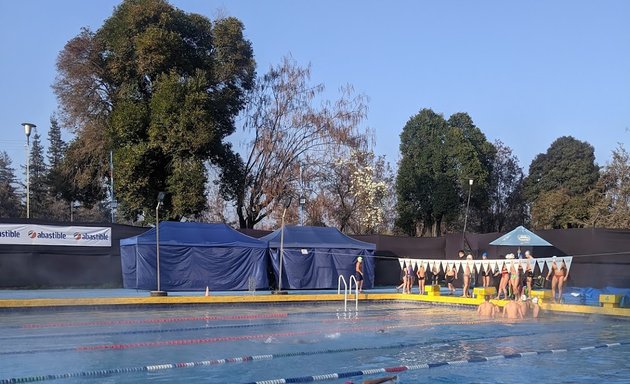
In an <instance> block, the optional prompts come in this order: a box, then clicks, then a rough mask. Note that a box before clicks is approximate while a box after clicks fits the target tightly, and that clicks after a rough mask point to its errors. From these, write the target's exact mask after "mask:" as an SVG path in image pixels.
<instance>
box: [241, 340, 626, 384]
mask: <svg viewBox="0 0 630 384" xmlns="http://www.w3.org/2000/svg"><path fill="white" fill-rule="evenodd" d="M620 345H630V341H624V342H619V343H610V344H600V345H594V346H588V347H577V348H568V349H551V350H546V351H530V352H519V353H511V354H509V355H495V356H486V357H474V358H472V359H465V360H456V361H439V362H434V363H425V364H418V365H401V366H398V367H387V368H375V369H366V370H362V371H349V372H339V373H327V374H323V375H315V376H302V377H292V378H285V379H273V380H263V381H252V382H249V383H245V384H285V383H309V382H314V381H323V380H335V379H343V378H349V377H356V376H367V375H375V374H379V373H399V372H404V371H413V370H418V369H430V368H438V367H443V366H445V365H463V364H468V363H483V362H487V361H493V360H501V359H514V358H519V357H527V356H536V355H545V354H552V353H562V352H575V351H585V350H590V349H599V348H610V347H616V346H620Z"/></svg>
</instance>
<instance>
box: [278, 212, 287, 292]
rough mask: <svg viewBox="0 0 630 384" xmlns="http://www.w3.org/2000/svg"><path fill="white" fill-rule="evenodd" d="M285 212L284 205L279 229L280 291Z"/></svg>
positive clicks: (279, 286)
mask: <svg viewBox="0 0 630 384" xmlns="http://www.w3.org/2000/svg"><path fill="white" fill-rule="evenodd" d="M285 213H287V209H286V207H285V208H284V210H283V211H282V227H281V229H280V273H279V278H278V291H282V256H283V254H284V215H285Z"/></svg>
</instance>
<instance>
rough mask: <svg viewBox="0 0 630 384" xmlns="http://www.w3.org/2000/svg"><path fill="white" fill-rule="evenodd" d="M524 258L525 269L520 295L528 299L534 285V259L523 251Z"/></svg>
mask: <svg viewBox="0 0 630 384" xmlns="http://www.w3.org/2000/svg"><path fill="white" fill-rule="evenodd" d="M525 258H526V259H527V267H525V273H524V274H523V283H522V287H523V289H522V290H521V294H525V295H527V297H528V298H529V297H530V295H531V294H532V284H533V283H534V271H533V270H532V263H533V262H534V258H533V257H532V254H531V253H529V251H525Z"/></svg>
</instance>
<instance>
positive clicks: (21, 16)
mask: <svg viewBox="0 0 630 384" xmlns="http://www.w3.org/2000/svg"><path fill="white" fill-rule="evenodd" d="M118 3H119V1H113V0H99V1H87V0H55V1H47V0H20V1H11V0H0V42H1V46H2V49H3V53H2V55H1V56H0V132H1V136H0V150H6V151H7V152H8V153H9V155H10V156H11V158H12V159H13V167H14V168H15V169H16V171H17V172H16V173H18V177H21V174H20V171H19V169H20V166H21V165H23V164H24V157H25V145H24V144H25V136H24V131H23V129H22V126H21V123H23V122H25V121H28V122H32V123H35V124H37V126H38V131H39V133H40V135H41V136H42V141H43V143H44V145H47V132H48V127H49V125H50V124H49V120H50V115H51V114H52V113H53V112H54V111H55V110H56V109H57V101H56V98H55V96H54V94H53V92H52V90H51V87H50V86H51V84H52V83H53V81H54V78H55V75H56V69H55V61H56V58H57V54H58V53H59V51H61V50H62V49H63V46H64V44H65V43H66V42H67V41H68V40H69V39H71V38H72V37H74V36H76V35H77V34H78V33H79V31H80V28H81V27H85V26H87V27H90V28H91V29H93V30H96V29H98V28H99V27H100V26H101V25H102V23H103V21H104V20H105V19H106V18H108V17H109V16H110V15H111V13H112V10H113V8H114V6H116V5H117V4H118ZM171 3H172V4H173V5H175V6H176V7H178V8H181V9H183V10H184V11H187V12H196V13H201V14H204V15H206V16H208V17H210V18H212V17H213V16H214V15H216V14H217V10H219V9H220V10H221V13H222V14H227V15H230V16H235V17H237V18H239V19H240V20H241V21H243V23H244V25H245V28H246V30H245V33H246V37H247V38H248V39H249V40H250V41H251V42H252V44H253V48H254V53H255V56H256V61H257V63H258V71H259V73H262V72H265V71H266V70H267V69H268V68H269V66H270V65H273V64H277V63H279V62H280V60H281V58H282V57H283V56H285V55H287V54H291V55H292V56H293V57H294V59H295V60H296V61H297V62H298V63H300V64H308V63H311V64H312V73H313V80H314V81H317V82H322V83H324V84H325V85H326V87H327V91H329V92H330V95H331V96H333V95H335V92H336V90H337V89H338V88H339V87H340V86H342V85H344V84H348V83H349V84H352V85H353V86H354V88H355V90H356V91H358V92H361V93H363V94H365V95H367V96H368V97H369V100H370V101H369V114H368V118H367V120H366V121H365V124H366V126H367V127H370V128H371V129H372V130H373V131H375V133H376V148H375V149H376V152H377V153H378V154H383V155H386V157H387V159H388V161H390V162H391V163H392V164H393V165H395V163H396V162H397V160H398V158H399V150H398V148H399V144H400V142H399V136H400V132H401V131H402V128H403V127H404V125H405V123H406V122H407V121H408V119H409V118H410V117H411V116H413V115H415V114H416V113H417V112H418V111H420V109H422V108H432V109H433V110H434V111H436V112H438V113H443V114H444V116H445V117H446V118H448V116H450V115H451V114H453V113H455V112H467V113H468V114H470V116H471V117H472V119H473V120H474V122H475V123H476V125H477V126H478V127H479V128H480V129H481V130H482V131H483V132H484V133H485V135H486V137H487V138H488V140H490V141H495V140H501V141H503V142H504V143H505V144H507V145H508V146H509V147H511V148H512V149H513V151H514V153H515V154H516V155H517V156H518V158H519V160H520V163H521V166H522V167H523V168H524V171H525V173H527V171H528V168H529V164H530V162H531V160H532V159H533V157H534V156H535V155H536V154H538V153H543V152H545V151H546V150H547V148H548V147H549V145H550V144H551V143H552V142H553V141H554V140H555V139H557V138H558V137H561V136H564V135H572V136H574V137H576V138H577V139H579V140H583V141H587V142H589V143H590V144H592V145H593V146H594V147H595V154H596V160H597V162H598V164H600V165H605V164H606V163H607V162H608V161H609V159H610V154H611V151H612V150H613V149H614V148H615V147H616V146H617V143H619V142H621V143H625V144H626V148H628V147H630V146H629V145H628V142H629V141H630V140H629V139H630V22H629V20H630V18H629V17H630V1H626V0H607V1H594V0H593V1H579V0H568V1H546V0H527V1H504V0H497V1H490V0H488V1H485V0H479V1H469V0H461V1H449V0H431V1H418V0H407V1H403V0H396V1H385V0H381V1H371V0H344V1H339V0H316V1H315V0H311V1H295V0H282V1H280V0H267V1H254V0H248V1H229V0H224V1H213V0H203V1H199V0H177V1H175V0H174V1H172V2H171ZM628 149H630V148H628Z"/></svg>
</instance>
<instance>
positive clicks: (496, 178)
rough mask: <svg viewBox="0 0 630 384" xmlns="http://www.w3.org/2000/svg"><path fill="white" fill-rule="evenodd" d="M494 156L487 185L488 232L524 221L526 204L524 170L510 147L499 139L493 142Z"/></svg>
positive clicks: (521, 223) (507, 227)
mask: <svg viewBox="0 0 630 384" xmlns="http://www.w3.org/2000/svg"><path fill="white" fill-rule="evenodd" d="M494 147H495V148H496V155H495V156H494V160H493V164H492V173H491V174H490V185H489V188H488V190H489V202H490V206H489V211H488V224H489V227H488V230H487V232H503V231H505V230H506V229H510V228H512V227H516V226H518V225H523V224H526V221H527V219H528V216H527V204H526V201H525V198H524V197H523V180H524V175H523V169H522V168H521V167H520V166H519V162H518V158H517V157H516V156H515V155H514V154H513V153H512V149H511V148H509V147H507V146H506V145H505V144H503V143H502V142H501V141H498V140H497V141H496V142H495V143H494Z"/></svg>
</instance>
